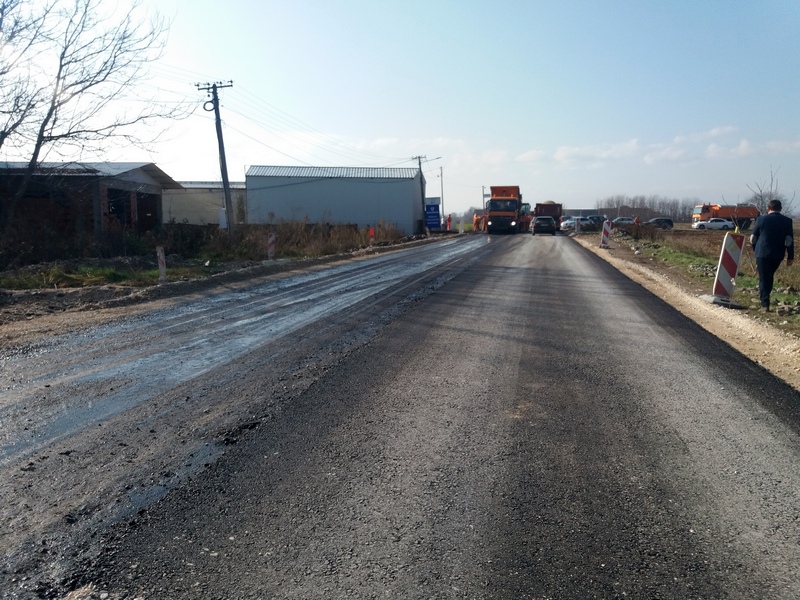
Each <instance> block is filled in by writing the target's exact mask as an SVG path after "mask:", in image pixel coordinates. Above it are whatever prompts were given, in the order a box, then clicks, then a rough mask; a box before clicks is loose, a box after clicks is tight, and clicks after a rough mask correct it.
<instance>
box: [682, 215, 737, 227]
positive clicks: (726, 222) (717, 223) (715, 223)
mask: <svg viewBox="0 0 800 600" xmlns="http://www.w3.org/2000/svg"><path fill="white" fill-rule="evenodd" d="M735 227H736V224H735V223H734V222H733V221H732V220H731V219H723V218H721V217H714V218H713V219H709V220H708V221H695V222H694V223H692V229H725V230H727V229H734V228H735Z"/></svg>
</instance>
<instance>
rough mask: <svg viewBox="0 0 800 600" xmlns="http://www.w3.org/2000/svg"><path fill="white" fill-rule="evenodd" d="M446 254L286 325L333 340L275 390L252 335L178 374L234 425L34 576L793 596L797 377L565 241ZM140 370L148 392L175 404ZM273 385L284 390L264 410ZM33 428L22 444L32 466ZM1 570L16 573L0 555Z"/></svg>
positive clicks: (326, 593)
mask: <svg viewBox="0 0 800 600" xmlns="http://www.w3.org/2000/svg"><path fill="white" fill-rule="evenodd" d="M453 246H454V247H461V248H462V249H463V253H461V254H459V253H454V254H453V255H452V256H451V257H449V258H448V259H447V260H446V261H444V262H441V263H438V264H436V265H434V266H433V267H431V270H430V271H427V273H428V275H427V276H426V275H424V274H421V273H423V272H420V271H414V272H413V274H408V275H403V276H401V277H400V278H399V279H398V280H396V281H393V283H392V284H391V286H390V287H389V288H387V292H386V295H383V296H381V298H382V300H381V301H377V300H376V299H375V297H367V296H366V295H365V296H364V298H360V299H359V300H358V302H356V303H355V304H353V305H352V306H350V307H349V308H346V309H344V308H342V309H340V310H342V311H344V312H345V313H346V315H347V317H346V318H340V317H337V318H336V319H334V317H332V316H330V315H328V316H327V317H325V322H323V321H314V320H313V319H309V320H308V321H307V322H306V323H305V325H304V326H303V327H299V328H293V329H292V330H291V332H290V333H288V334H287V335H286V336H284V339H289V340H290V345H292V344H293V345H296V346H297V352H299V353H300V354H297V355H296V356H294V361H295V363H294V364H315V365H318V364H322V363H323V362H324V360H323V358H322V356H323V355H328V354H336V355H337V357H338V358H337V359H336V360H335V361H332V362H328V363H325V364H324V365H323V367H322V368H319V369H318V372H317V373H315V375H314V377H311V378H306V379H308V382H307V384H306V385H303V386H299V387H298V390H297V393H294V394H292V393H290V392H291V390H290V389H289V388H292V387H293V385H292V384H291V382H292V378H293V377H301V375H302V374H298V372H297V370H295V371H294V372H293V373H294V374H291V373H292V371H291V369H290V368H289V366H288V365H289V364H290V362H291V361H288V360H286V359H285V357H284V358H282V359H280V360H277V359H275V354H274V350H273V349H270V350H267V349H268V348H270V345H269V343H268V337H269V332H268V331H266V330H259V331H260V333H259V336H257V337H259V339H260V340H262V342H263V344H262V343H259V342H258V341H256V340H249V341H248V343H247V344H245V345H244V347H245V348H246V352H244V351H241V350H240V351H239V352H238V353H237V354H236V355H235V356H234V355H231V362H230V363H227V364H225V373H226V376H225V378H221V377H220V375H219V373H217V374H216V375H214V372H213V371H209V370H208V369H207V368H204V369H199V370H198V371H197V372H189V371H187V373H188V375H186V376H187V377H192V378H195V379H196V378H201V379H202V378H209V379H208V381H212V380H213V379H214V377H216V380H217V381H219V380H220V379H224V381H225V382H228V383H226V385H219V386H218V387H217V388H215V401H216V402H217V403H218V404H219V405H221V406H224V407H227V408H226V410H228V411H233V412H235V411H236V409H235V407H236V406H237V405H238V404H239V403H243V404H246V405H247V412H246V413H244V414H245V415H247V417H248V419H249V420H248V421H247V423H246V425H247V426H245V427H240V428H239V429H238V430H237V434H236V435H235V436H229V437H227V438H226V445H225V447H224V452H219V453H218V454H216V455H215V456H214V458H213V460H212V459H209V462H208V463H207V464H206V466H205V467H204V468H203V469H200V470H197V469H194V470H189V471H190V472H188V474H187V475H186V476H185V477H184V478H183V479H181V480H180V481H179V482H177V483H174V485H172V486H171V487H170V489H169V492H168V493H166V492H165V494H164V495H163V497H161V499H160V500H158V501H157V502H152V503H150V504H149V505H146V506H143V508H142V509H141V510H140V512H139V513H138V514H136V513H134V514H128V515H126V516H125V517H124V518H118V519H117V522H116V523H115V524H114V523H105V524H104V525H103V527H102V528H101V529H99V534H98V535H96V536H87V539H86V540H77V541H75V547H76V548H79V549H81V550H80V552H77V551H76V553H75V556H77V557H78V558H77V559H74V560H73V561H72V562H71V561H70V559H69V557H61V558H60V559H59V564H61V565H62V572H61V576H62V579H61V580H60V582H57V581H53V582H51V585H52V589H53V590H55V589H60V590H61V591H62V592H64V591H66V590H67V589H68V588H73V589H75V588H80V587H81V586H87V585H89V584H91V585H93V586H94V588H93V589H94V590H95V592H94V593H95V594H97V597H100V596H99V594H100V593H101V592H102V593H105V594H108V596H107V597H108V598H147V599H150V598H175V599H183V598H186V599H189V598H209V599H212V598H219V599H239V598H242V599H244V598H248V599H250V598H252V599H255V598H265V599H266V598H298V599H301V598H302V599H308V598H497V599H512V598H520V599H522V598H525V599H529V600H530V599H537V600H541V599H546V598H552V599H572V598H574V599H584V598H742V599H744V598H748V599H749V598H786V599H789V598H798V597H800V545H799V544H798V540H800V441H799V440H798V433H800V426H799V424H798V409H797V403H798V398H797V395H796V393H795V391H794V390H792V389H791V388H789V387H787V386H785V385H784V384H782V383H781V382H779V381H777V380H775V379H774V378H773V377H772V376H770V375H769V374H768V373H766V372H765V371H763V370H762V369H761V368H760V367H758V366H757V365H755V364H754V363H752V362H750V361H749V360H747V359H745V358H744V357H742V356H741V355H739V354H737V353H736V352H735V351H733V350H732V349H731V348H730V347H728V346H727V345H726V344H724V343H722V342H720V341H718V340H717V339H716V338H714V337H712V336H711V335H709V334H708V333H707V332H705V331H704V330H702V329H701V328H700V327H698V326H697V325H695V324H694V323H692V322H690V321H688V320H687V319H685V318H684V317H683V316H681V315H680V314H678V313H677V312H676V311H675V310H673V309H672V308H671V307H669V306H667V305H665V304H664V303H663V302H661V301H660V300H659V299H657V298H655V297H653V296H652V295H651V294H650V293H649V292H647V291H645V290H643V289H642V288H641V287H639V286H638V285H636V284H634V283H632V282H631V281H630V280H628V279H627V278H625V277H624V276H622V275H621V274H619V273H618V272H617V271H615V270H614V269H612V268H611V267H609V266H608V265H607V264H606V263H604V262H603V261H602V260H601V259H599V258H597V257H596V256H595V255H593V254H592V253H590V252H587V251H586V250H584V249H583V248H581V247H580V246H579V245H578V244H576V243H574V242H573V241H572V240H571V239H569V238H568V237H566V236H561V235H559V236H555V237H553V236H535V237H533V236H527V235H524V236H523V235H519V236H470V237H465V239H463V240H459V241H458V242H456V243H455V244H453ZM393 256H394V258H393V259H392V263H391V264H395V263H394V261H399V262H398V263H397V264H398V265H399V264H401V263H403V262H409V261H410V262H411V263H415V264H422V263H423V261H422V260H421V259H420V255H419V254H415V253H413V252H412V253H409V254H408V255H406V256H405V257H404V253H398V254H395V255H393ZM364 262H365V263H368V262H369V261H364ZM398 268H399V267H398ZM392 272H393V271H392ZM350 285H353V284H350ZM345 291H348V292H349V291H353V290H352V289H351V288H350V287H346V290H345ZM344 293H345V292H344V291H341V292H337V293H336V294H333V296H337V295H339V296H341V295H343V294H344ZM263 295H264V299H265V301H266V300H267V299H268V298H267V297H268V296H269V294H263ZM397 306H402V309H399V308H392V307H397ZM276 310H277V309H276ZM248 318H250V319H255V317H253V316H252V315H251V316H250V317H248ZM337 319H338V320H337ZM331 320H336V324H335V325H332V324H331V323H330V322H329V321H331ZM253 322H257V320H254V321H253ZM234 329H235V328H234ZM245 330H246V328H243V329H242V331H245ZM334 330H335V331H334ZM315 331H316V332H318V337H319V343H320V344H322V343H324V344H326V345H325V346H324V349H322V350H321V349H320V348H321V347H319V346H314V339H315ZM353 332H359V333H358V335H356V334H354V333H353ZM335 336H340V337H339V338H336V339H338V340H339V342H338V343H334V342H333V341H331V340H333V339H334V337H335ZM341 336H345V337H347V336H349V337H347V339H348V340H349V341H348V342H347V343H344V342H342V341H341V340H343V339H344V337H341ZM184 341H185V340H184ZM182 343H183V342H182ZM174 351H175V352H177V350H174ZM201 351H202V350H197V352H201ZM312 355H313V358H314V360H311V359H310V358H309V357H312ZM165 356H166V355H165ZM195 358H199V357H195ZM221 359H222V357H221V356H220V355H219V352H217V353H216V354H215V361H220V360H221ZM165 360H166V359H165ZM182 360H183V362H181V364H184V363H186V362H187V361H186V359H182ZM314 361H316V362H314ZM190 366H191V365H190ZM181 368H187V369H188V368H189V367H181ZM278 371H281V372H280V373H279V372H278ZM283 371H285V373H290V374H289V375H284V374H282V373H283ZM62 377H63V374H62ZM159 377H160V381H163V382H166V383H164V386H165V388H164V390H161V391H159V393H160V394H161V396H160V399H159V402H161V403H162V405H163V404H164V403H166V404H169V403H170V402H174V403H175V405H177V404H178V403H179V402H181V401H184V399H185V390H184V391H180V392H177V391H176V392H175V393H174V399H173V400H171V401H170V400H168V398H169V397H170V392H169V389H171V386H177V385H178V383H176V382H172V380H171V379H170V377H169V376H168V374H167V373H165V374H163V375H160V376H159ZM269 377H273V378H275V379H274V380H273V379H270V384H269V385H267V384H266V383H265V381H266V379H267V378H269ZM281 377H283V379H281ZM204 381H205V380H204ZM273 381H283V384H284V385H283V388H282V389H284V390H289V391H287V392H286V394H285V395H284V396H282V400H281V401H280V402H279V403H276V401H275V393H276V392H275V390H276V389H277V388H276V387H274V385H273ZM209 385H211V384H210V383H209ZM139 389H140V390H141V391H142V393H143V394H145V395H149V394H151V391H148V390H147V388H146V387H144V386H143V387H140V388H139ZM176 389H177V388H176ZM131 405H132V402H130V401H129V402H127V403H125V405H124V406H122V407H121V408H120V409H119V410H120V412H124V411H125V410H128V408H129V407H130V406H131ZM51 413H52V411H51ZM47 418H48V419H49V420H48V422H50V423H52V422H54V417H53V416H52V414H51V415H50V416H48V417H47ZM108 418H111V416H108ZM172 418H176V417H175V415H173V416H172ZM198 426H199V425H198ZM155 429H158V427H155ZM59 443H61V442H59ZM32 444H33V442H31V444H28V445H27V446H25V447H24V448H23V447H22V446H20V452H21V453H28V454H29V455H30V456H28V458H31V460H33V461H35V452H38V451H41V448H40V447H34V446H33V445H32ZM8 447H10V446H8V444H7V448H8ZM7 454H9V455H10V454H11V451H10V450H7ZM28 458H26V460H27V459H28ZM9 460H10V459H9ZM76 561H77V562H76ZM51 572H53V571H52V565H51ZM0 586H6V587H5V588H4V589H5V591H6V593H7V595H8V596H9V597H14V594H15V593H16V594H18V595H19V597H26V596H25V595H24V593H25V592H24V591H21V590H25V589H29V588H26V586H25V584H24V583H20V582H19V581H16V580H14V579H13V578H12V577H11V576H9V575H8V572H6V573H5V575H4V577H3V578H2V579H0ZM59 586H60V587H59ZM45 588H46V585H43V584H41V582H40V587H39V590H40V591H39V593H43V592H42V590H43V589H45ZM2 589H3V588H2V587H0V590H2ZM51 593H52V592H51ZM31 597H36V596H34V595H31Z"/></svg>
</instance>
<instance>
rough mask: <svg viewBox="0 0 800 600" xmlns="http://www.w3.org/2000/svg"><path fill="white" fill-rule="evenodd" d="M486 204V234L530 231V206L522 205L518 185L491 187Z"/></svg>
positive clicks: (531, 218)
mask: <svg viewBox="0 0 800 600" xmlns="http://www.w3.org/2000/svg"><path fill="white" fill-rule="evenodd" d="M489 189H490V190H491V192H492V195H491V197H490V198H489V201H488V202H487V203H486V210H485V211H484V214H485V215H486V232H487V233H497V232H501V231H503V232H507V233H520V232H525V231H530V227H531V221H532V220H533V217H532V216H531V214H530V213H531V206H530V204H523V203H522V194H521V193H520V191H519V186H518V185H493V186H491V187H490V188H489Z"/></svg>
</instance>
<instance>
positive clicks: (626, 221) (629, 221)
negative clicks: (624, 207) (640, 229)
mask: <svg viewBox="0 0 800 600" xmlns="http://www.w3.org/2000/svg"><path fill="white" fill-rule="evenodd" d="M611 224H612V225H635V224H636V221H634V220H633V217H617V218H616V219H614V220H613V221H611Z"/></svg>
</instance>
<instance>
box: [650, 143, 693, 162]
mask: <svg viewBox="0 0 800 600" xmlns="http://www.w3.org/2000/svg"><path fill="white" fill-rule="evenodd" d="M687 160H689V154H688V152H687V151H686V149H685V148H683V147H682V146H681V145H679V144H663V145H662V144H654V145H653V146H650V150H648V152H647V154H645V155H644V162H645V164H648V165H655V164H658V163H665V162H668V163H675V162H686V161H687Z"/></svg>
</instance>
